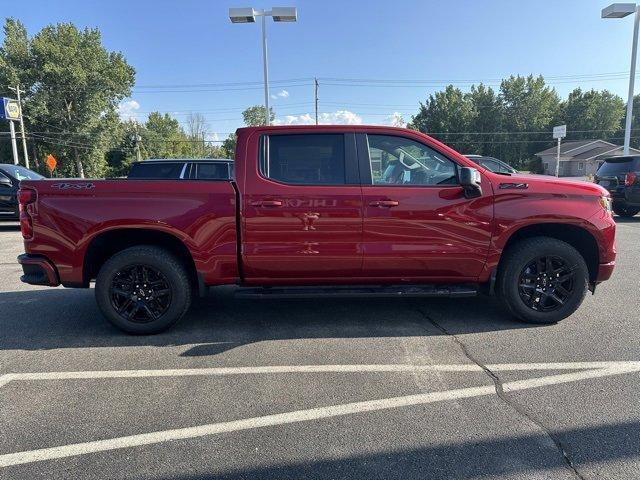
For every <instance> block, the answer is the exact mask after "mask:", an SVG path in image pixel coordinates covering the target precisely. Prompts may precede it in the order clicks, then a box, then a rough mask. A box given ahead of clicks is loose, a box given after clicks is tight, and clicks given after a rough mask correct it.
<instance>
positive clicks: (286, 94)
mask: <svg viewBox="0 0 640 480" xmlns="http://www.w3.org/2000/svg"><path fill="white" fill-rule="evenodd" d="M271 98H273V99H274V100H276V99H278V98H289V92H287V91H286V90H280V91H279V92H278V93H276V94H273V93H272V94H271Z"/></svg>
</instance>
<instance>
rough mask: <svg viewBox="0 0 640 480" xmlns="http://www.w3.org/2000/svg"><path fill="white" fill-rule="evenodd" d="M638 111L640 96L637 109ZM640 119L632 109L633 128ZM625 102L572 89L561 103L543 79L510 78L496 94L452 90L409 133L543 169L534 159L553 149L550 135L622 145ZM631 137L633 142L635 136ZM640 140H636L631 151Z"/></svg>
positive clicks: (434, 100)
mask: <svg viewBox="0 0 640 480" xmlns="http://www.w3.org/2000/svg"><path fill="white" fill-rule="evenodd" d="M636 103H638V104H639V105H638V106H640V96H638V97H636V98H635V99H634V104H636ZM638 115H640V112H639V111H638V109H636V108H634V123H637V122H636V120H637V117H638ZM624 116H625V102H624V101H623V100H622V98H620V97H619V96H618V95H615V94H613V93H611V92H609V91H607V90H602V91H597V90H593V89H592V90H587V91H583V90H582V89H580V88H576V89H574V90H573V91H572V92H571V93H570V94H569V96H568V97H567V98H566V99H564V100H562V99H561V98H560V97H559V95H558V94H557V93H556V91H555V89H554V88H552V87H550V86H549V85H547V84H546V83H545V81H544V78H543V77H542V76H537V77H534V76H533V75H530V76H527V77H523V76H511V77H509V78H507V79H504V80H502V82H501V83H500V87H499V89H498V90H497V91H496V90H494V89H493V88H491V87H488V86H485V85H483V84H479V85H473V86H472V87H471V89H470V91H469V92H463V91H462V90H460V89H459V88H457V87H455V86H453V85H449V86H447V87H446V88H445V89H444V90H442V91H439V92H436V93H434V94H432V95H430V96H429V97H428V98H427V100H426V101H425V102H421V103H420V107H419V111H418V113H417V114H416V115H414V116H413V117H412V120H411V122H410V123H409V127H410V128H414V129H417V130H420V131H421V132H425V133H429V134H430V135H432V136H434V137H436V138H438V139H439V140H441V141H443V142H445V143H447V144H449V145H451V146H452V147H453V148H455V149H457V150H459V151H460V152H462V153H473V154H479V155H489V156H494V157H498V158H501V159H502V160H504V161H506V162H508V163H510V164H512V165H513V166H515V167H517V168H523V169H526V168H532V169H533V170H537V169H539V159H536V157H535V155H534V154H535V153H536V152H539V151H541V150H544V149H545V148H548V147H550V146H553V145H554V141H553V140H552V138H551V130H552V128H553V126H555V125H563V124H566V125H567V132H568V133H567V138H566V139H565V140H582V139H603V140H609V141H612V142H613V143H616V142H617V143H622V137H623V135H624V134H623V128H624V125H623V122H624ZM632 137H633V136H632ZM638 144H639V139H638V138H637V137H636V138H632V145H636V146H637V145H638Z"/></svg>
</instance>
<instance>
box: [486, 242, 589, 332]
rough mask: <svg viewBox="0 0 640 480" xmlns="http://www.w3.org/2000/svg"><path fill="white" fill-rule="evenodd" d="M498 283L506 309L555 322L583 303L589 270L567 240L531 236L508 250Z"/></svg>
mask: <svg viewBox="0 0 640 480" xmlns="http://www.w3.org/2000/svg"><path fill="white" fill-rule="evenodd" d="M539 262H541V263H539ZM549 262H550V263H549ZM549 266H550V268H549ZM546 272H549V274H546ZM545 275H546V276H545ZM497 287H498V289H497V291H498V295H499V296H500V299H501V300H502V302H503V303H504V305H505V307H506V309H507V310H508V311H509V312H510V313H511V314H512V315H514V316H515V317H516V318H518V319H519V320H522V321H524V322H528V323H537V324H553V323H556V322H559V321H560V320H562V319H564V318H567V317H568V316H569V315H571V314H572V313H573V312H575V311H576V310H577V309H578V307H579V306H580V305H581V304H582V301H583V300H584V297H585V295H586V294H587V290H588V287H589V270H588V268H587V264H586V263H585V260H584V258H583V257H582V255H580V253H579V252H578V251H577V250H576V249H575V248H573V247H572V246H571V245H569V244H568V243H566V242H563V241H561V240H557V239H555V238H549V237H535V238H529V239H526V240H522V241H520V242H518V243H516V244H515V245H513V246H512V247H510V248H509V249H508V250H507V251H506V252H505V254H504V257H503V259H502V262H501V264H500V269H499V271H498V285H497ZM554 296H555V299H554ZM536 299H537V300H536ZM556 299H559V300H560V302H561V303H558V301H557V300H556Z"/></svg>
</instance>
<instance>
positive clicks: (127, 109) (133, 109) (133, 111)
mask: <svg viewBox="0 0 640 480" xmlns="http://www.w3.org/2000/svg"><path fill="white" fill-rule="evenodd" d="M138 110H140V104H139V103H138V102H136V101H135V100H126V101H124V102H120V105H118V115H120V118H121V119H122V120H137V119H138V112H137V111H138Z"/></svg>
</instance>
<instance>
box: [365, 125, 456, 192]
mask: <svg viewBox="0 0 640 480" xmlns="http://www.w3.org/2000/svg"><path fill="white" fill-rule="evenodd" d="M367 138H368V142H369V162H370V165H371V178H372V180H373V184H374V185H416V186H435V185H455V184H457V183H458V177H457V174H456V164H455V163H454V162H452V161H451V160H449V159H448V158H446V157H444V156H443V155H441V154H440V153H438V152H436V151H435V150H433V149H431V148H429V147H427V146H426V145H423V144H422V143H419V142H416V141H414V140H411V139H409V138H405V137H397V136H394V135H367Z"/></svg>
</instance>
